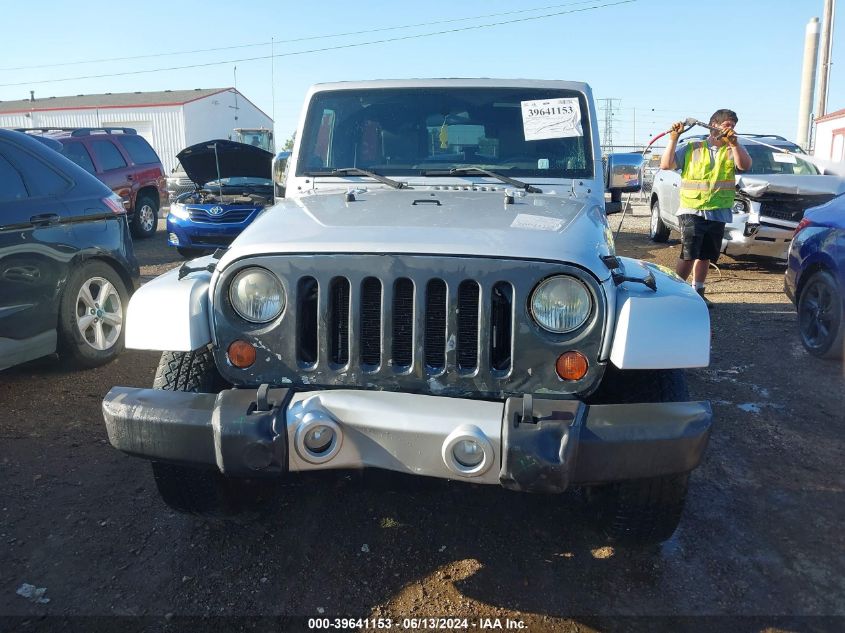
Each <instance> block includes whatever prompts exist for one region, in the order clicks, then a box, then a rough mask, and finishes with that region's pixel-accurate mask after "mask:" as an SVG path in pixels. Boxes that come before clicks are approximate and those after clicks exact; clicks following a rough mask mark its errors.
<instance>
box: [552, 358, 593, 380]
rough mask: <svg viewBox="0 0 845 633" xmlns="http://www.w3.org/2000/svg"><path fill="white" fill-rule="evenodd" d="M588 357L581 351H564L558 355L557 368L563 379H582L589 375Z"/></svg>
mask: <svg viewBox="0 0 845 633" xmlns="http://www.w3.org/2000/svg"><path fill="white" fill-rule="evenodd" d="M588 367H589V364H588V363H587V358H586V357H585V356H584V355H583V354H582V353H581V352H564V353H563V354H561V355H560V356H558V357H557V362H556V363H555V369H556V370H557V375H558V376H560V377H561V378H562V379H563V380H581V379H582V378H583V377H584V376H586V375H587V368H588Z"/></svg>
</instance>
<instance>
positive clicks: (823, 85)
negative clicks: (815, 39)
mask: <svg viewBox="0 0 845 633" xmlns="http://www.w3.org/2000/svg"><path fill="white" fill-rule="evenodd" d="M835 13H836V0H825V3H824V16H823V17H822V39H821V44H820V45H819V50H820V52H821V60H820V62H819V70H820V72H821V77H819V101H818V105H817V106H816V118H818V117H820V116H824V115H825V114H826V113H827V84H828V82H829V81H830V57H831V55H832V54H833V18H834V15H835Z"/></svg>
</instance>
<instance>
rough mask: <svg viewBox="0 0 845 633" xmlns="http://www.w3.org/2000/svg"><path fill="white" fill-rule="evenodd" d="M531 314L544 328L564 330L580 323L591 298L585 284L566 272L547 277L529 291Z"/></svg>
mask: <svg viewBox="0 0 845 633" xmlns="http://www.w3.org/2000/svg"><path fill="white" fill-rule="evenodd" d="M530 305H531V316H532V317H534V320H535V321H536V322H537V324H538V325H539V326H540V327H541V328H543V329H544V330H548V331H549V332H554V333H556V334H563V333H565V332H571V331H572V330H576V329H578V328H579V327H581V326H582V325H583V324H584V322H585V321H586V320H587V317H589V316H590V311H591V310H592V307H593V301H592V299H591V298H590V292H589V290H587V287H586V286H585V285H584V284H583V283H581V282H580V281H578V280H577V279H575V278H574V277H569V276H568V275H558V276H556V277H549V278H548V279H546V280H544V281H543V282H541V283H540V285H539V286H537V287H536V288H535V289H534V292H533V293H532V294H531V303H530Z"/></svg>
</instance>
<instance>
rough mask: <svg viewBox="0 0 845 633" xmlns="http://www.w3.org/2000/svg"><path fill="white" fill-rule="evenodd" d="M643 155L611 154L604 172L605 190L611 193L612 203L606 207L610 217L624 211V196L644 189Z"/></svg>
mask: <svg viewBox="0 0 845 633" xmlns="http://www.w3.org/2000/svg"><path fill="white" fill-rule="evenodd" d="M642 185H643V156H642V154H634V153H630V154H609V155H608V157H607V161H606V164H605V170H604V188H605V191H607V192H609V193H610V202H609V203H607V204H606V205H605V212H606V213H607V214H608V215H612V214H614V213H620V212H621V211H622V194H623V193H628V192H635V191H639V190H640V189H642Z"/></svg>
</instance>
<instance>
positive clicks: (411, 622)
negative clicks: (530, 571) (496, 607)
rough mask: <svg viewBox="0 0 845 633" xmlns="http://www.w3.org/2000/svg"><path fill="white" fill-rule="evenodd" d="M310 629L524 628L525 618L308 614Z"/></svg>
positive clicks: (483, 629) (418, 629) (482, 629)
mask: <svg viewBox="0 0 845 633" xmlns="http://www.w3.org/2000/svg"><path fill="white" fill-rule="evenodd" d="M308 628H309V629H310V630H320V629H325V630H344V629H356V630H361V629H375V630H391V629H395V630H398V631H420V630H455V629H461V630H472V629H476V630H481V631H485V630H496V629H498V630H505V629H509V630H524V629H525V628H526V624H525V622H523V621H522V620H516V619H511V618H478V619H477V620H475V619H469V618H446V617H443V618H440V617H427V618H402V619H401V620H393V619H391V618H309V619H308Z"/></svg>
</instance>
